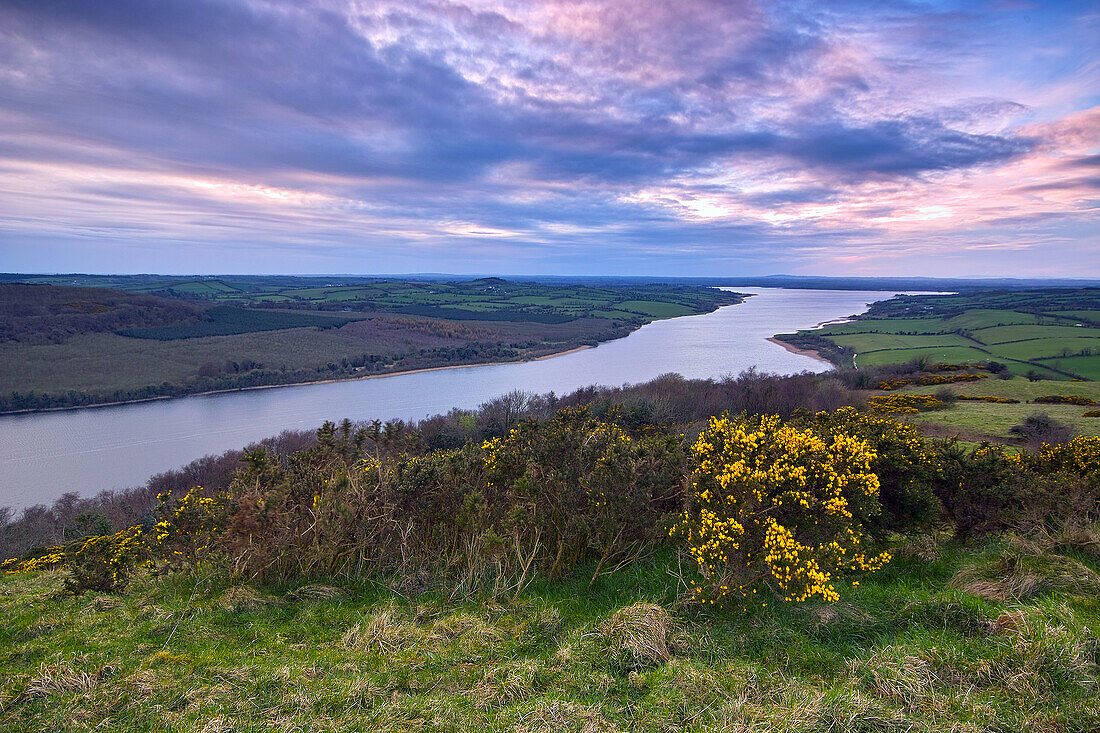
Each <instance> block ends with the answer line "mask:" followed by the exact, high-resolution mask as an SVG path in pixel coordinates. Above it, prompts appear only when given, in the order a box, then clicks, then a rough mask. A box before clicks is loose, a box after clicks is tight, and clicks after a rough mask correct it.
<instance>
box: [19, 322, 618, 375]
mask: <svg viewBox="0 0 1100 733" xmlns="http://www.w3.org/2000/svg"><path fill="white" fill-rule="evenodd" d="M405 320H407V319H405ZM402 322H403V321H396V322H395V321H393V320H391V319H386V318H372V319H371V320H370V321H365V322H357V323H349V324H348V325H346V326H343V327H341V328H338V329H328V330H318V329H313V328H296V329H288V330H282V331H267V332H262V333H246V334H237V335H233V336H210V337H206V338H196V339H181V340H176V341H155V340H152V339H132V338H125V337H123V336H118V335H115V334H86V335H83V336H75V337H73V338H71V339H69V340H68V341H66V342H65V343H62V344H23V343H0V385H2V386H3V389H5V390H19V391H29V390H35V391H38V392H59V391H63V390H68V389H75V390H82V391H84V390H86V391H96V390H108V391H109V390H114V389H125V388H129V387H134V386H140V385H144V384H159V383H161V382H163V381H168V382H174V383H176V382H183V381H184V380H187V379H189V378H192V377H194V376H195V375H196V374H197V372H198V370H199V368H200V367H201V366H202V365H203V364H204V363H206V362H215V363H218V364H220V363H222V362H224V361H226V360H234V361H237V360H241V359H246V358H247V359H253V360H255V361H258V362H260V363H262V364H264V365H265V368H270V369H279V368H280V367H281V366H282V365H286V367H287V369H289V370H295V369H306V368H311V367H313V366H315V365H318V364H324V363H325V362H328V361H333V362H340V360H341V359H343V358H352V357H355V356H358V355H361V354H363V353H370V354H379V355H390V354H409V353H412V352H415V351H417V350H419V349H422V348H436V347H448V346H450V347H461V346H463V345H464V344H467V343H471V342H472V341H475V340H477V341H501V342H504V343H510V342H512V341H513V340H522V341H525V342H526V341H528V340H536V341H540V342H541V343H540V344H538V345H537V346H535V347H532V348H531V349H530V351H531V352H532V353H531V355H532V356H538V355H541V354H545V353H550V352H553V351H557V350H563V349H568V348H572V347H574V346H577V345H579V344H581V343H585V342H586V341H587V340H589V339H593V338H598V337H599V335H600V334H601V332H603V331H604V330H606V327H607V322H606V321H600V320H598V319H586V320H583V321H573V322H571V323H567V324H560V325H557V324H484V323H478V324H475V325H473V326H472V328H473V329H474V330H473V331H472V333H471V337H461V336H454V337H448V336H445V335H441V334H442V333H445V331H446V329H445V328H444V329H443V331H442V332H441V333H440V334H433V333H432V332H430V331H429V332H428V333H421V332H417V331H415V330H412V329H409V328H403V327H400V326H399V325H393V327H387V324H400V323H402ZM517 326H523V328H518V327H517ZM27 365H33V367H32V368H28V366H27ZM318 378H323V377H318Z"/></svg>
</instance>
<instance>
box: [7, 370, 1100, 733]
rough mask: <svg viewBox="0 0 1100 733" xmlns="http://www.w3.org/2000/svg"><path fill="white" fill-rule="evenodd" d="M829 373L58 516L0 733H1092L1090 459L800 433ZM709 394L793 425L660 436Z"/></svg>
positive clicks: (267, 455)
mask: <svg viewBox="0 0 1100 733" xmlns="http://www.w3.org/2000/svg"><path fill="white" fill-rule="evenodd" d="M826 378H828V377H825V378H822V377H815V376H812V375H801V376H798V377H792V378H762V377H759V376H756V375H747V376H744V377H743V378H742V379H741V380H739V381H738V382H736V383H734V382H730V383H722V384H714V383H711V384H709V385H708V384H707V383H701V384H699V383H688V382H686V381H684V380H679V381H677V380H675V379H673V378H665V379H664V380H660V381H659V382H655V383H653V384H651V385H648V386H643V387H641V388H632V390H633V391H627V392H622V391H614V390H610V391H605V392H604V393H603V394H602V396H597V398H596V399H594V400H591V401H589V402H587V403H584V404H576V405H570V406H564V405H558V404H550V403H548V402H545V401H542V400H535V399H534V398H531V400H529V401H528V400H520V399H519V397H516V396H513V397H512V398H511V401H510V402H509V403H508V404H505V402H508V401H507V400H505V401H501V402H500V403H499V404H495V403H494V404H490V405H486V406H484V407H483V409H482V410H481V411H479V413H478V414H476V415H469V416H464V415H461V414H452V415H448V416H445V417H440V418H437V419H433V420H432V421H425V422H424V423H423V424H421V425H418V426H415V430H413V429H411V427H410V426H405V425H401V424H396V423H393V424H387V425H385V426H383V425H380V424H374V425H364V426H355V425H352V424H350V423H345V424H343V425H341V426H336V425H333V424H327V425H325V426H323V427H322V428H321V430H319V431H318V433H317V435H316V436H315V440H314V441H313V442H312V443H311V444H310V445H308V446H307V447H305V448H292V449H290V450H289V451H287V452H284V453H280V452H278V451H277V450H275V448H274V446H273V445H272V446H268V447H261V446H257V447H254V448H252V449H250V450H249V451H247V452H246V453H245V454H244V455H243V456H241V458H242V459H243V460H242V462H241V465H240V467H239V468H238V469H237V472H236V475H235V477H233V478H232V480H231V481H230V482H229V483H228V485H227V486H226V487H225V488H224V489H218V490H212V491H204V490H203V489H201V488H196V487H195V486H194V484H187V483H181V484H180V486H179V488H178V489H177V490H175V491H171V490H169V491H166V492H164V493H162V494H161V496H160V497H159V499H158V501H157V504H156V506H155V507H154V508H153V509H152V510H151V511H150V512H149V517H148V518H147V519H146V520H145V521H144V522H143V523H140V524H138V525H134V526H131V527H126V528H124V529H121V530H120V531H118V532H113V530H111V531H112V532H113V533H112V534H100V533H101V532H103V527H102V520H99V519H96V517H95V516H94V515H85V517H86V519H85V520H82V521H78V522H76V523H75V524H74V525H73V529H74V531H73V533H72V534H71V535H70V536H69V538H68V539H67V541H66V542H64V543H63V544H62V545H59V546H56V547H48V548H38V549H36V550H31V551H28V552H26V553H24V554H23V556H22V557H21V558H15V559H11V560H8V561H5V562H3V563H2V565H0V567H2V569H3V570H4V571H5V575H4V576H2V577H0V672H2V674H0V727H2V728H3V729H4V730H12V731H38V730H44V729H49V730H53V729H57V730H74V731H75V730H127V731H129V730H153V729H156V730H164V729H167V730H178V731H207V732H208V733H209V732H210V731H230V730H232V731H261V730H273V729H275V730H334V731H357V730H382V731H407V730H454V731H467V730H486V731H546V732H547V733H549V732H551V731H553V732H554V733H557V732H558V731H584V732H587V733H594V732H596V731H628V730H629V731H672V730H675V731H699V732H700V733H701V732H702V731H715V730H769V731H771V730H775V731H792V732H793V731H805V732H807V733H808V732H810V731H822V730H829V731H845V732H847V731H850V732H852V733H856V732H857V731H929V732H933V731H958V730H1036V731H1052V732H1053V731H1066V732H1069V731H1081V732H1084V731H1091V730H1095V729H1096V728H1097V726H1100V697H1097V695H1096V694H1095V692H1096V688H1097V684H1100V609H1098V607H1097V603H1096V598H1097V597H1098V594H1100V573H1098V572H1097V569H1098V563H1100V554H1098V552H1097V548H1100V542H1098V540H1097V537H1098V536H1100V535H1098V531H1100V525H1098V520H1100V503H1098V499H1100V494H1098V491H1100V484H1098V483H1097V480H1096V479H1097V475H1096V471H1097V465H1098V464H1097V462H1096V455H1097V452H1098V451H1100V442H1098V439H1096V438H1090V439H1083V438H1079V439H1076V440H1074V441H1073V442H1072V443H1069V444H1066V445H1062V446H1044V447H1042V448H1041V449H1040V450H1037V451H1034V452H1028V451H1025V452H1019V453H1012V452H1008V451H1004V450H1002V449H999V448H995V447H991V446H982V447H979V448H977V449H974V450H965V449H961V448H960V446H959V445H958V444H956V443H952V442H947V443H940V442H937V441H933V440H927V439H925V438H924V437H923V436H921V434H920V433H918V432H916V431H915V430H913V429H912V428H910V427H907V426H905V425H902V424H899V423H897V422H895V421H894V420H892V419H890V418H887V417H879V416H875V415H873V414H867V413H859V412H856V411H855V410H852V409H850V408H844V409H840V410H831V411H821V412H818V413H816V414H812V415H811V414H807V413H806V412H805V411H803V410H799V409H798V404H799V402H798V400H801V401H802V404H812V401H813V400H814V399H820V398H823V397H824V396H825V395H826V394H828V390H827V388H822V389H820V390H819V391H813V390H811V389H810V388H811V387H813V386H814V385H820V382H819V381H818V380H822V379H826ZM978 381H982V380H978ZM983 386H984V385H983ZM782 394H786V395H787V397H790V396H793V395H798V396H799V397H798V400H794V401H791V400H789V399H787V398H781V397H780V395H782ZM645 395H650V401H649V402H648V403H647V402H646V401H645V400H644V399H643V398H644V396H645ZM720 396H721V399H724V400H726V401H727V402H729V403H730V404H731V405H732V406H737V407H742V408H743V409H744V408H749V407H751V405H753V404H761V405H763V404H767V405H768V406H769V407H775V406H777V405H779V404H786V405H787V408H786V410H785V412H786V414H788V415H789V417H787V419H783V420H781V419H780V418H778V417H767V416H758V417H749V416H745V415H743V416H741V417H728V416H717V417H714V418H712V419H708V420H705V421H703V422H702V423H700V422H698V421H696V420H695V419H694V418H693V417H691V418H690V422H688V423H679V424H677V423H675V422H671V423H670V422H665V419H667V417H669V416H671V415H673V414H675V413H676V411H680V412H679V413H678V414H681V415H687V416H694V415H699V414H706V411H707V405H708V404H716V402H715V401H716V400H718V399H719V397H720ZM578 397H579V396H578ZM761 399H763V400H767V401H768V402H766V403H761V402H758V400H761ZM657 406H660V409H662V410H664V412H663V413H659V412H655V411H654V408H655V407H657ZM505 408H509V409H505ZM658 414H661V415H663V416H664V417H663V418H662V419H655V418H657V416H658ZM463 430H464V431H466V432H465V433H463V432H461V431H463ZM462 436H465V437H462ZM440 445H443V446H447V447H436V446H440ZM181 478H183V477H182V476H181ZM838 479H839V480H838ZM837 547H841V548H844V551H843V552H840V553H839V555H838V554H837V552H836V549H835V548H837Z"/></svg>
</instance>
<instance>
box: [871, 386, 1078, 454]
mask: <svg viewBox="0 0 1100 733" xmlns="http://www.w3.org/2000/svg"><path fill="white" fill-rule="evenodd" d="M941 390H949V391H951V392H954V393H955V394H964V395H970V396H979V395H982V396H984V395H988V396H991V397H1002V398H1006V399H1014V400H1019V401H1020V403H1019V404H999V403H991V402H971V401H958V402H955V403H954V404H953V405H951V406H950V407H948V408H947V409H943V410H934V411H930V412H921V413H918V414H916V415H899V416H898V419H899V420H901V421H903V422H908V423H912V424H913V425H917V426H918V427H925V426H933V425H934V426H939V427H940V428H941V429H942V430H945V431H947V432H949V433H959V434H961V435H962V436H964V437H969V438H972V439H984V438H989V439H993V440H997V441H1000V442H1012V441H1013V440H1015V437H1014V436H1013V434H1012V433H1010V432H1009V429H1010V428H1011V427H1013V426H1015V425H1019V424H1020V423H1022V422H1023V421H1024V419H1025V418H1027V417H1028V416H1029V415H1033V414H1035V413H1045V414H1047V415H1049V416H1050V417H1052V418H1054V419H1055V420H1057V421H1058V422H1061V423H1065V424H1067V425H1069V426H1071V427H1072V428H1073V429H1074V430H1076V431H1077V432H1079V433H1081V434H1082V435H1100V418H1098V417H1085V416H1084V414H1085V413H1086V412H1088V411H1091V410H1097V409H1100V407H1086V406H1082V405H1051V404H1042V403H1035V402H1033V400H1035V399H1036V398H1038V397H1043V396H1046V395H1055V394H1059V395H1078V396H1081V397H1087V398H1089V399H1092V400H1094V401H1095V402H1097V403H1100V382H1068V381H1065V380H1059V381H1054V380H1045V379H1044V380H1039V381H1035V382H1031V381H1028V380H1026V379H1024V378H1023V377H1014V378H1013V379H1008V380H1003V379H996V378H990V379H983V380H980V381H977V382H964V383H956V384H946V385H937V386H932V387H908V388H905V389H902V390H898V391H897V392H896V393H901V394H926V395H934V394H936V393H937V392H940V391H941ZM883 394H891V393H889V392H886V393H883Z"/></svg>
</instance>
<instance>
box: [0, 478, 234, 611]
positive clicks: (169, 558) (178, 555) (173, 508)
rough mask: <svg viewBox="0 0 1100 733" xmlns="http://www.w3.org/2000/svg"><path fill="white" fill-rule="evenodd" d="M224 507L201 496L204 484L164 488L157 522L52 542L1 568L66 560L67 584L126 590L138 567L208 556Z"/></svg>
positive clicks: (32, 567)
mask: <svg viewBox="0 0 1100 733" xmlns="http://www.w3.org/2000/svg"><path fill="white" fill-rule="evenodd" d="M224 508H225V503H224V499H221V498H220V499H215V498H212V497H207V496H203V495H202V488H201V487H195V488H194V489H192V490H191V491H189V492H187V494H185V495H184V496H183V497H181V498H180V499H179V500H175V499H173V498H172V497H171V495H170V494H168V493H163V494H161V496H160V497H159V500H158V505H157V509H156V516H157V517H158V518H159V520H160V521H158V522H156V524H151V525H135V526H133V527H128V528H126V529H123V530H119V531H118V532H114V533H111V534H103V535H93V536H91V537H86V538H83V539H80V540H76V541H74V542H70V543H69V544H67V545H58V546H56V547H50V548H48V549H47V550H46V551H45V552H43V553H41V554H39V555H37V556H36V557H33V558H29V559H25V560H18V559H11V560H6V561H4V562H3V563H2V564H0V570H4V571H6V572H7V573H26V572H33V571H37V570H45V569H47V568H51V567H57V566H64V567H65V568H66V569H67V570H68V571H69V578H68V580H67V581H66V588H67V589H68V590H69V591H71V592H73V593H83V592H84V591H89V590H92V591H101V592H117V591H122V590H124V589H125V588H126V586H127V585H128V584H129V582H130V579H131V577H132V576H133V574H134V572H135V571H137V570H138V569H139V568H144V569H147V570H155V569H158V568H160V569H174V570H178V569H181V568H184V567H196V566H198V565H199V564H200V563H202V562H204V561H207V560H208V559H209V558H210V556H211V553H212V551H213V545H214V539H215V537H216V535H217V534H218V533H219V532H220V530H221V527H222V526H223V525H224Z"/></svg>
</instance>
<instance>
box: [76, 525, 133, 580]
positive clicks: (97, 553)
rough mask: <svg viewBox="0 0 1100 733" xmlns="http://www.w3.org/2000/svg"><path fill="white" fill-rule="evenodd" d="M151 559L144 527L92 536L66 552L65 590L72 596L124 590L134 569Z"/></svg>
mask: <svg viewBox="0 0 1100 733" xmlns="http://www.w3.org/2000/svg"><path fill="white" fill-rule="evenodd" d="M148 557H149V548H148V546H147V545H146V544H145V537H144V532H143V530H142V528H141V527H130V528H129V529H124V530H122V531H121V532H116V533H115V534H112V535H97V536H95V537H89V538H88V539H86V540H84V542H83V543H82V544H81V545H80V546H79V547H78V548H76V549H75V550H73V551H71V552H66V559H65V567H66V568H67V569H68V570H69V578H68V579H67V580H66V582H65V587H66V589H67V590H69V591H72V592H73V593H83V592H84V591H89V590H94V591H101V592H105V593H109V592H114V591H121V590H123V589H125V588H126V586H127V584H129V582H130V576H131V574H132V573H133V571H134V569H135V568H137V567H138V566H139V565H140V564H142V563H144V562H146V561H147V560H148Z"/></svg>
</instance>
